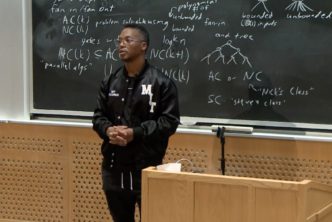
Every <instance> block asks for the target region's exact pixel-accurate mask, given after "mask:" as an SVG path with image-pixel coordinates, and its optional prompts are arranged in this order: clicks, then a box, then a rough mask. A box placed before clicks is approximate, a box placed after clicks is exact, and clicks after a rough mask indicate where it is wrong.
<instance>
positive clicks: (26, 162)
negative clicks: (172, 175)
mask: <svg viewBox="0 0 332 222" xmlns="http://www.w3.org/2000/svg"><path fill="white" fill-rule="evenodd" d="M100 145H101V140H100V139H99V137H98V136H97V135H96V134H95V132H93V131H92V129H91V128H85V127H68V126H49V125H33V124H14V123H10V124H9V123H0V181H1V183H0V222H7V221H13V222H14V221H21V222H23V221H45V222H46V221H52V222H83V221H87V222H104V221H105V222H106V221H111V218H110V216H109V213H108V210H107V206H106V201H105V199H104V196H103V192H102V189H101V175H100V162H101V155H100ZM225 151H226V175H230V176H240V177H256V178H268V179H281V180H290V181H300V180H303V179H311V180H314V181H317V182H321V183H325V184H332V143H330V142H316V141H297V140H276V139H263V138H251V137H227V138H226V146H225ZM219 157H220V143H219V140H218V139H217V138H216V137H215V136H210V135H196V134H184V133H177V134H175V135H174V136H172V138H171V140H170V143H169V148H168V150H167V154H166V156H165V159H164V162H174V161H177V160H180V159H186V160H183V161H181V162H182V163H183V170H184V171H195V172H200V173H212V174H220V158H219ZM187 160H189V161H190V162H192V165H191V164H190V162H189V161H187Z"/></svg>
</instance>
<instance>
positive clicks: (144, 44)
mask: <svg viewBox="0 0 332 222" xmlns="http://www.w3.org/2000/svg"><path fill="white" fill-rule="evenodd" d="M147 48H148V44H147V43H146V42H141V49H142V51H144V52H146V49H147Z"/></svg>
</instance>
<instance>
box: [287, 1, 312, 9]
mask: <svg viewBox="0 0 332 222" xmlns="http://www.w3.org/2000/svg"><path fill="white" fill-rule="evenodd" d="M286 10H288V11H298V12H299V11H301V12H306V11H307V10H308V11H313V10H312V9H311V8H310V7H309V6H307V5H306V4H305V3H304V2H303V0H292V3H291V4H290V5H288V6H287V7H286Z"/></svg>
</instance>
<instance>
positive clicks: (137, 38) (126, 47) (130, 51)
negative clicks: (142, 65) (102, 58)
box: [118, 28, 147, 62]
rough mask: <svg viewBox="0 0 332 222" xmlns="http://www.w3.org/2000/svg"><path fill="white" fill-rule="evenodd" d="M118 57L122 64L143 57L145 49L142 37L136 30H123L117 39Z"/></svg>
mask: <svg viewBox="0 0 332 222" xmlns="http://www.w3.org/2000/svg"><path fill="white" fill-rule="evenodd" d="M118 44H119V45H118V50H119V57H120V59H121V60H122V61H124V62H130V61H133V60H135V59H136V58H138V57H140V56H144V54H145V50H146V48H147V44H146V42H144V41H143V36H142V35H141V34H140V32H139V31H138V30H137V29H134V28H125V29H123V30H122V31H121V33H120V35H119V37H118Z"/></svg>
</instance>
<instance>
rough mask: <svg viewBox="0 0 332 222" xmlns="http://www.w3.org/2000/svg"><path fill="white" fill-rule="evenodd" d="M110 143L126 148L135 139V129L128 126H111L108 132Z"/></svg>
mask: <svg viewBox="0 0 332 222" xmlns="http://www.w3.org/2000/svg"><path fill="white" fill-rule="evenodd" d="M106 134H107V136H108V138H109V140H110V141H109V142H110V143H111V144H114V145H119V146H126V145H127V144H128V143H129V142H131V141H132V140H133V138H134V133H133V129H132V128H129V127H128V126H111V127H108V128H107V130H106Z"/></svg>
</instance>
